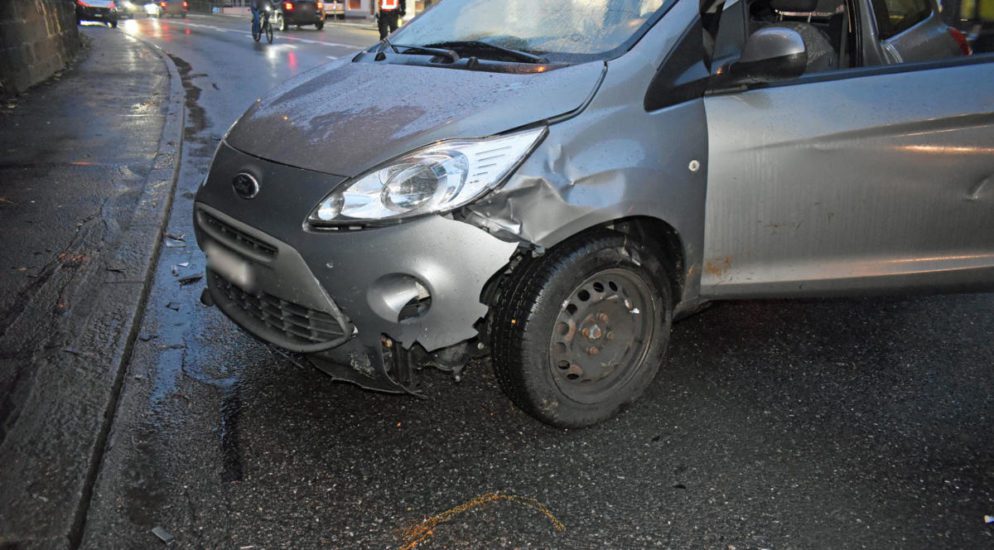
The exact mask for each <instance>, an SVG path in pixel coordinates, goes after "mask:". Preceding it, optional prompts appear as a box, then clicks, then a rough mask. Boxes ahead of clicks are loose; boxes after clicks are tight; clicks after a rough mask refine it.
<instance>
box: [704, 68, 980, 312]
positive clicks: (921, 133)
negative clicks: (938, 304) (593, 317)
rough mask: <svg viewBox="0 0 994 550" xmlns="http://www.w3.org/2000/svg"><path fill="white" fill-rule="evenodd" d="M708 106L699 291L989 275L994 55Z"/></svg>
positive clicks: (942, 282) (746, 93)
mask: <svg viewBox="0 0 994 550" xmlns="http://www.w3.org/2000/svg"><path fill="white" fill-rule="evenodd" d="M704 103H705V110H706V112H707V121H708V122H707V123H708V139H709V154H708V156H709V166H708V184H707V185H708V188H707V200H706V212H705V235H704V238H705V244H704V258H705V262H704V267H703V273H702V281H701V294H702V296H704V297H705V298H709V297H710V298H714V297H755V296H774V295H776V296H791V295H827V294H833V293H842V292H846V293H849V292H853V291H884V290H894V289H899V288H900V289H904V288H911V287H923V288H928V289H935V290H950V289H959V288H970V287H977V286H982V287H989V286H990V285H992V284H994V56H989V55H988V56H977V57H969V58H968V57H956V58H950V59H948V60H943V61H940V62H931V63H927V64H901V65H895V66H886V67H862V68H851V69H843V70H838V71H834V72H831V73H822V74H813V75H805V76H802V77H800V78H797V79H795V80H792V81H786V82H779V83H776V84H772V85H770V84H768V85H760V86H755V87H752V88H750V89H742V90H738V91H732V92H725V93H716V94H713V95H710V96H708V97H706V98H705V101H704Z"/></svg>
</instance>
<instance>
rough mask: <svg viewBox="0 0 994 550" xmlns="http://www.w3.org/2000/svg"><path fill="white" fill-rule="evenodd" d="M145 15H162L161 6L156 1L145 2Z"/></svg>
mask: <svg viewBox="0 0 994 550" xmlns="http://www.w3.org/2000/svg"><path fill="white" fill-rule="evenodd" d="M144 8H145V15H147V16H149V17H162V8H161V7H159V4H158V3H156V2H149V3H147V4H145V6H144Z"/></svg>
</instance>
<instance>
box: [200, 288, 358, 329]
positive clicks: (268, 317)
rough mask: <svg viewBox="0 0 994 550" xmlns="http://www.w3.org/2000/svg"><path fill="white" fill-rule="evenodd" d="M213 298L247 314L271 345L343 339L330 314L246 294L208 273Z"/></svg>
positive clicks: (267, 296)
mask: <svg viewBox="0 0 994 550" xmlns="http://www.w3.org/2000/svg"><path fill="white" fill-rule="evenodd" d="M210 282H211V286H212V287H213V289H214V291H215V297H216V298H221V299H222V300H224V301H225V302H227V305H228V306H229V308H226V309H229V315H232V316H235V314H236V313H237V312H235V311H230V310H231V309H234V308H237V310H239V311H240V312H241V313H244V314H245V315H247V316H248V317H249V318H250V319H251V320H252V321H253V323H252V324H253V325H255V328H256V329H257V330H258V331H260V332H263V333H265V334H260V335H259V336H262V337H264V338H266V339H268V340H270V341H272V342H273V343H275V344H277V345H278V344H280V343H282V342H283V341H284V340H288V341H289V342H291V343H293V344H297V345H312V344H326V343H330V342H334V341H336V340H342V339H343V338H344V337H345V331H344V330H343V329H342V325H341V324H339V322H338V321H336V320H335V318H334V317H332V316H331V315H329V314H327V313H325V312H323V311H317V310H313V309H310V308H307V307H305V306H302V305H300V304H295V303H293V302H288V301H287V300H282V299H280V298H277V297H276V296H273V295H271V294H267V293H265V292H256V293H248V292H245V291H244V290H242V289H241V288H238V287H237V286H235V285H234V284H233V283H231V282H230V281H228V280H227V279H225V278H224V277H222V276H221V275H219V274H217V273H215V272H213V271H212V272H210Z"/></svg>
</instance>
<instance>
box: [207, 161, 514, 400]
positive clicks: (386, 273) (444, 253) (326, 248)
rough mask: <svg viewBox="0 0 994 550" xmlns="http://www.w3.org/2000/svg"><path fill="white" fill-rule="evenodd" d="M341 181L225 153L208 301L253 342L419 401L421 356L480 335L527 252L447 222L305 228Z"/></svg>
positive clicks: (210, 234) (216, 189)
mask: <svg viewBox="0 0 994 550" xmlns="http://www.w3.org/2000/svg"><path fill="white" fill-rule="evenodd" d="M240 173H246V174H250V175H252V177H253V178H254V179H255V180H257V181H258V183H259V190H258V193H257V194H256V195H255V196H254V197H253V198H251V199H245V198H242V197H240V196H238V195H237V193H236V192H235V190H234V189H233V185H232V178H233V177H234V176H235V175H236V174H240ZM342 181H343V178H340V177H337V176H329V175H327V174H321V173H317V172H311V171H307V170H302V169H298V168H292V167H288V166H285V165H280V164H276V163H272V162H268V161H264V160H261V159H259V158H256V157H253V156H251V155H247V154H244V153H241V152H239V151H237V150H235V149H233V148H231V147H229V146H227V145H222V147H221V149H220V150H219V152H218V154H217V156H216V158H215V162H214V164H213V166H212V169H211V173H210V175H209V176H208V179H207V181H206V183H205V185H204V186H203V187H201V189H200V191H199V192H198V194H197V199H196V201H197V202H196V206H195V214H194V217H195V226H196V232H197V240H198V243H199V244H200V247H201V248H202V249H203V250H204V252H205V254H206V255H207V258H208V277H207V282H208V292H209V296H210V298H211V301H213V303H214V304H216V305H217V306H218V307H219V308H220V309H221V310H222V311H223V312H224V313H225V314H227V315H228V316H229V317H230V318H231V319H232V320H234V321H235V322H236V323H237V324H239V325H240V326H242V327H243V328H244V329H245V330H247V331H248V332H250V333H251V334H253V335H254V336H256V337H258V338H260V339H262V340H264V341H266V342H269V343H271V344H274V345H276V346H278V347H280V348H283V349H286V350H289V351H291V352H297V353H303V354H306V355H307V357H308V359H310V360H311V361H312V362H314V363H315V364H316V365H317V366H318V367H320V368H321V369H322V370H325V371H326V372H328V373H329V374H331V375H332V376H333V377H335V378H337V379H342V380H347V381H351V382H355V383H357V384H359V385H361V386H364V387H367V388H370V389H376V390H382V391H395V392H400V391H409V390H410V389H411V387H410V386H411V384H412V383H413V378H412V373H411V367H412V365H411V352H412V350H414V349H418V350H419V351H420V349H422V348H423V350H424V351H425V352H428V353H430V352H439V351H440V350H444V349H445V348H449V347H451V346H454V345H456V344H459V343H462V342H465V341H466V340H469V339H471V338H473V337H474V336H476V334H477V333H476V329H475V328H474V325H475V324H476V323H477V321H478V320H479V319H481V318H482V317H484V316H485V315H486V312H487V306H485V305H484V304H483V303H481V301H480V296H481V293H482V291H483V288H484V285H485V284H486V283H487V281H488V280H489V279H490V278H491V277H493V276H494V274H495V273H498V272H500V271H501V269H502V268H503V267H504V266H506V265H507V264H508V262H509V261H510V259H511V256H512V255H513V254H514V253H515V250H516V249H517V244H516V243H514V242H506V241H502V240H500V239H497V238H496V237H494V236H491V235H490V234H489V233H487V232H486V231H484V230H481V229H479V228H477V227H475V226H472V225H469V224H466V223H462V222H459V221H455V220H452V219H449V218H445V217H441V216H426V217H423V218H418V219H414V220H410V221H407V222H405V223H402V224H398V225H394V226H389V227H377V228H364V229H355V230H348V229H345V230H340V231H313V230H310V229H308V228H306V227H305V226H304V225H303V220H304V219H305V218H306V217H307V214H308V213H309V212H310V210H311V209H312V208H313V207H314V205H316V204H317V203H318V202H319V201H320V200H321V199H322V198H323V197H324V196H325V195H327V193H328V192H329V191H330V190H331V189H332V188H334V187H335V186H336V185H338V184H340V183H342ZM443 353H444V352H443Z"/></svg>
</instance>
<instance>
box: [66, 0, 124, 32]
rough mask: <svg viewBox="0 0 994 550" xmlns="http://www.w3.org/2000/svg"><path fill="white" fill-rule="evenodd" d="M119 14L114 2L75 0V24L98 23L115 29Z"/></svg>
mask: <svg viewBox="0 0 994 550" xmlns="http://www.w3.org/2000/svg"><path fill="white" fill-rule="evenodd" d="M119 18H120V14H119V13H118V11H117V4H115V3H114V0H76V24H77V25H78V24H80V23H82V22H83V21H98V22H100V23H106V24H107V25H109V26H111V27H113V28H115V29H116V28H117V21H118V19H119Z"/></svg>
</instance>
